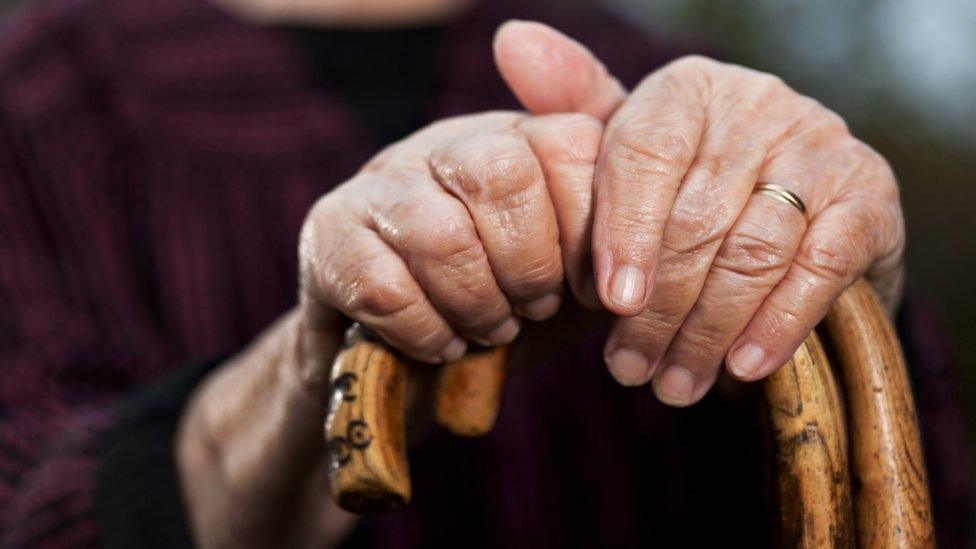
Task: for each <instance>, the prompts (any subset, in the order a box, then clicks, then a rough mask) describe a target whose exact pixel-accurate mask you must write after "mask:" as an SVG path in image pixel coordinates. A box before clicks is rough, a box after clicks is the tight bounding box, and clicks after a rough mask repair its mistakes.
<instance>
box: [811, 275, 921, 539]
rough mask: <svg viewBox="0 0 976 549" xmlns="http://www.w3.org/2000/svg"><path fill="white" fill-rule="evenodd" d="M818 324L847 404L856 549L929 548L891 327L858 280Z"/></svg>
mask: <svg viewBox="0 0 976 549" xmlns="http://www.w3.org/2000/svg"><path fill="white" fill-rule="evenodd" d="M824 325H825V327H826V331H827V333H828V334H829V335H830V339H831V343H832V345H833V349H834V351H835V352H836V355H837V359H838V361H839V370H840V373H841V379H842V381H843V385H844V394H845V396H846V402H847V411H848V418H849V430H850V436H851V475H852V479H853V483H854V485H855V489H854V511H855V513H854V515H855V523H856V527H857V535H858V546H859V547H865V548H867V547H872V548H873V547H878V548H881V547H886V548H887V547H904V548H908V547H933V546H934V545H935V538H934V533H933V526H932V510H931V502H930V499H929V491H928V484H927V483H926V479H925V461H924V458H923V455H922V442H921V437H920V435H919V429H918V421H917V419H916V417H915V399H914V397H913V396H912V389H911V386H910V384H909V381H908V369H907V367H906V365H905V358H904V356H903V355H902V352H901V346H900V345H899V343H898V338H897V336H896V335H895V330H894V327H892V325H891V322H890V321H889V320H888V316H887V315H886V314H885V312H884V309H883V308H882V306H881V303H880V302H879V301H878V298H877V296H876V295H875V293H874V291H873V290H872V289H871V286H870V285H869V284H868V283H867V282H866V281H865V280H863V279H862V280H859V281H857V282H856V283H855V284H854V285H853V286H851V287H850V288H849V289H848V290H847V291H846V292H844V294H843V295H841V296H840V298H839V299H838V300H837V301H836V302H834V305H833V307H831V309H830V312H829V313H828V314H827V317H826V319H825V322H824Z"/></svg>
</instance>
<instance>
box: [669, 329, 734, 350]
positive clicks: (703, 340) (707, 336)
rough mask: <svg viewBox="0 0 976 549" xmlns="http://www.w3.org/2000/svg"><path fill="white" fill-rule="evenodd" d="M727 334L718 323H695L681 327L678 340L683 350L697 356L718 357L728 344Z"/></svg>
mask: <svg viewBox="0 0 976 549" xmlns="http://www.w3.org/2000/svg"><path fill="white" fill-rule="evenodd" d="M729 338H730V336H729V334H727V333H726V331H725V330H724V329H723V328H722V327H721V326H718V325H713V324H708V323H695V324H694V325H687V324H686V325H684V326H682V327H681V333H680V341H679V342H678V343H677V344H678V345H681V346H682V347H684V349H685V352H684V353H682V354H690V355H693V356H699V357H720V356H722V355H724V354H725V351H726V350H727V349H728V347H729V344H730V343H731V342H730V341H729Z"/></svg>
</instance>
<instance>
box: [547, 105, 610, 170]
mask: <svg viewBox="0 0 976 549" xmlns="http://www.w3.org/2000/svg"><path fill="white" fill-rule="evenodd" d="M559 116H562V117H565V118H564V122H565V124H564V127H563V128H562V131H561V132H560V136H559V139H560V143H559V145H558V150H556V151H553V152H552V158H553V160H554V161H556V162H558V163H560V164H566V165H572V166H576V165H592V164H594V163H595V162H596V157H597V154H598V153H599V151H600V139H601V138H602V137H603V124H602V123H601V122H600V121H599V120H597V119H596V118H594V117H592V116H590V115H588V114H582V113H571V114H565V115H559Z"/></svg>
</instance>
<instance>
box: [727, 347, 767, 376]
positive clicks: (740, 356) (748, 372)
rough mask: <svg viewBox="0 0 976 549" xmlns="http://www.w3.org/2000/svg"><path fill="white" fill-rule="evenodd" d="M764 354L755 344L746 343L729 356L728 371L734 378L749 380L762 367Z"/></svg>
mask: <svg viewBox="0 0 976 549" xmlns="http://www.w3.org/2000/svg"><path fill="white" fill-rule="evenodd" d="M765 358H766V353H765V352H764V351H763V350H762V347H760V346H759V345H756V344H755V343H746V344H745V345H742V346H741V347H739V348H738V349H736V350H735V351H732V353H731V354H730V355H729V370H731V371H732V374H733V375H735V377H737V378H740V379H750V378H752V377H753V376H754V375H756V372H757V371H758V370H759V367H760V366H762V363H763V359H765Z"/></svg>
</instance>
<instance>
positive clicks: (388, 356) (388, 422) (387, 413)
mask: <svg viewBox="0 0 976 549" xmlns="http://www.w3.org/2000/svg"><path fill="white" fill-rule="evenodd" d="M331 379H332V388H333V389H332V399H331V401H330V403H329V413H328V416H327V417H326V422H325V439H326V445H327V448H328V452H329V456H328V457H329V481H330V484H331V487H332V494H333V496H334V497H335V499H336V501H337V502H338V503H339V505H341V506H342V507H343V508H345V509H347V510H349V511H353V512H356V513H375V512H388V511H398V510H400V509H403V508H404V507H405V506H406V505H407V504H408V503H409V502H410V496H411V491H410V472H409V468H408V464H407V451H406V431H405V425H404V399H405V395H406V385H407V365H406V364H405V363H404V362H403V361H402V360H401V359H400V357H399V356H398V355H396V354H395V353H394V352H393V351H391V350H390V349H389V348H388V347H387V346H386V344H385V343H383V342H382V341H378V340H375V339H372V338H370V337H369V336H368V334H367V333H366V332H365V331H364V330H363V329H362V328H361V327H360V326H358V325H355V326H353V327H352V328H350V330H349V332H348V333H347V334H346V347H345V348H344V349H343V350H342V351H341V352H340V353H339V355H338V356H337V357H336V359H335V363H334V364H333V367H332V374H331Z"/></svg>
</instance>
